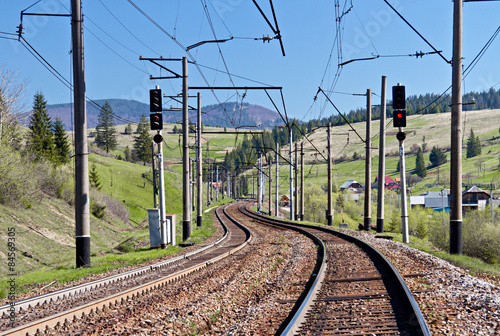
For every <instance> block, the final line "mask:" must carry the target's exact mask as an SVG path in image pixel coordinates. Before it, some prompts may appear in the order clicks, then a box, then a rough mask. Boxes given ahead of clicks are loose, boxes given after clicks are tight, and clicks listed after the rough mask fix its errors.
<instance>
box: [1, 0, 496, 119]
mask: <svg viewBox="0 0 500 336" xmlns="http://www.w3.org/2000/svg"><path fill="white" fill-rule="evenodd" d="M35 2H36V0H28V1H26V0H18V1H3V4H2V5H3V6H2V11H1V14H0V17H1V20H0V31H1V32H11V33H13V32H15V31H16V26H17V25H19V23H20V12H21V11H22V10H24V9H26V8H27V7H29V6H31V5H32V4H34V3H35ZM336 2H337V3H339V5H340V8H339V11H340V12H342V11H344V10H345V9H348V8H350V7H351V4H352V8H351V10H350V11H348V12H347V13H346V14H345V15H343V17H342V21H341V23H342V30H341V32H342V33H341V46H342V47H341V54H340V52H339V50H340V49H339V48H338V46H339V44H338V43H337V44H334V40H335V37H336V31H337V30H336V10H335V3H336ZM134 3H135V4H137V6H139V7H140V8H141V10H143V11H144V12H145V13H146V14H147V15H149V16H150V17H151V18H152V19H153V20H155V21H156V22H157V23H158V24H159V25H160V26H161V27H162V28H163V29H164V30H165V31H166V32H167V33H168V34H170V35H171V36H174V37H175V38H176V41H173V40H172V39H171V38H170V37H169V36H168V35H167V34H165V33H164V32H162V31H161V30H160V29H158V28H157V27H156V26H155V25H153V24H152V23H151V22H150V21H149V20H148V19H146V18H145V17H144V16H143V15H142V14H141V13H140V12H139V11H138V10H137V9H136V8H134V7H133V6H132V4H131V3H129V2H128V1H126V0H120V1H118V0H111V1H109V0H108V1H106V0H93V1H88V0H83V12H84V15H85V18H84V25H85V30H84V42H85V65H86V84H87V96H88V97H90V98H91V99H104V98H126V99H135V100H138V101H141V102H144V103H147V102H148V101H149V98H148V92H149V89H151V88H154V86H155V85H160V87H161V88H162V90H163V92H164V93H167V94H169V95H175V94H177V93H180V91H181V80H157V81H152V80H150V79H149V75H150V74H151V75H154V76H157V75H160V74H162V75H164V74H165V73H164V72H163V73H160V71H159V69H158V68H157V67H156V66H154V65H152V64H150V63H149V62H145V61H140V60H139V55H142V56H143V57H159V56H163V57H165V58H168V57H172V58H180V57H182V56H186V55H187V54H186V52H185V50H183V48H181V47H180V46H179V45H178V43H179V44H181V45H182V46H184V47H187V46H189V45H192V44H194V43H197V42H199V41H203V40H213V39H214V38H215V37H214V33H213V31H215V34H216V35H215V36H216V37H217V39H226V38H229V37H231V36H234V37H235V38H234V39H233V40H231V41H228V42H225V43H221V44H219V45H217V44H205V45H202V46H200V47H198V48H194V49H191V50H190V53H191V55H192V57H193V58H194V59H195V60H196V61H197V62H198V63H199V64H200V65H202V67H200V69H201V71H202V73H203V75H201V74H200V72H199V71H198V69H197V68H196V67H195V66H194V65H190V66H189V73H188V74H189V85H190V86H205V85H206V83H207V82H208V83H209V84H210V85H217V86H232V85H233V83H234V85H237V86H255V85H257V86H261V85H262V84H261V83H265V84H269V85H274V86H282V87H283V95H284V100H285V104H286V109H287V112H288V115H289V116H291V117H295V118H298V119H299V120H309V119H311V118H318V117H326V116H329V115H331V114H336V112H335V111H334V110H333V108H332V107H331V106H328V105H327V104H326V105H325V99H324V97H322V96H321V95H319V96H318V99H317V100H316V101H315V102H314V101H313V97H314V96H315V95H316V92H317V89H318V86H320V85H321V87H322V88H323V89H324V90H331V89H333V91H335V93H332V94H331V99H332V101H333V102H334V103H335V104H336V105H337V107H338V108H339V109H340V110H341V111H342V112H349V110H351V109H355V108H358V107H363V106H365V104H366V98H365V97H362V96H354V95H352V94H355V93H365V92H366V90H367V89H368V88H370V89H372V91H373V92H374V93H375V94H376V95H375V96H374V97H373V99H372V102H373V104H379V103H380V98H379V96H377V95H379V94H380V85H381V77H382V75H386V76H387V77H388V79H387V81H388V89H389V91H388V92H390V87H391V86H392V85H396V84H397V83H402V84H403V85H405V86H406V93H407V95H414V94H416V95H418V94H425V93H439V94H440V93H442V92H443V91H444V90H446V88H448V86H449V85H450V84H451V66H450V65H449V64H447V63H446V62H445V61H444V60H443V59H442V58H441V57H440V56H438V55H426V56H424V57H422V58H418V59H417V58H416V57H407V56H406V57H380V58H378V59H375V60H369V61H357V62H352V63H349V64H346V65H345V66H344V67H343V68H342V71H341V72H340V76H339V77H338V78H336V77H335V74H336V72H337V70H338V63H339V62H340V59H341V60H342V61H343V62H345V61H348V60H350V59H357V58H366V57H371V56H373V55H381V56H394V55H407V54H413V53H415V52H417V51H418V52H420V51H422V52H430V51H432V49H431V48H430V47H429V46H428V45H427V44H426V43H425V42H424V41H423V40H422V39H421V38H420V37H419V36H418V35H417V34H416V33H415V32H413V31H412V30H411V29H410V27H408V26H407V25H406V24H405V23H404V22H403V21H402V20H401V19H400V18H399V17H398V16H397V15H396V14H395V13H394V12H393V11H392V10H391V9H390V8H389V6H388V5H387V4H386V3H385V2H384V1H383V0H372V1H357V0H352V1H345V0H341V1H326V0H316V1H283V0H275V1H274V6H275V11H276V15H277V20H278V24H279V28H280V30H281V34H282V36H283V45H284V48H285V52H286V56H285V57H283V56H282V54H281V49H280V46H279V42H278V41H277V40H273V41H271V42H270V43H263V42H262V41H255V40H253V38H259V37H262V36H263V35H266V36H267V35H268V34H269V35H270V36H273V32H272V31H271V29H270V28H269V26H268V25H267V23H266V21H265V20H264V19H263V17H262V16H261V15H260V13H259V12H258V10H257V8H256V7H255V5H254V4H253V2H252V1H250V0H200V1H195V0H182V1H181V0H170V1H159V0H151V1H138V0H134ZM258 3H259V4H260V5H261V7H262V9H263V11H264V12H265V13H266V15H267V16H268V18H269V19H270V20H271V22H273V19H272V14H271V10H270V7H269V2H268V1H263V0H259V1H258ZM390 3H391V4H392V5H393V6H394V7H395V8H397V10H398V11H399V12H400V13H401V14H402V15H403V16H404V17H405V18H406V19H407V20H408V21H409V22H410V23H411V24H412V25H413V26H414V27H415V28H416V29H417V30H418V31H419V32H420V33H421V34H422V35H423V36H424V37H425V38H426V39H427V40H428V41H429V42H430V43H431V44H432V45H433V46H434V47H436V48H437V49H438V50H442V51H443V56H444V57H445V58H447V59H448V60H450V59H451V56H452V15H453V3H452V1H449V0H447V1H435V0H434V1H431V0H419V1H417V0H391V1H390ZM205 4H206V11H205V10H204V5H205ZM69 8H70V1H69V0H41V1H40V2H39V3H37V4H35V5H34V6H33V7H31V8H30V9H29V10H27V12H36V13H69ZM206 12H208V13H209V18H210V21H211V25H210V24H209V20H208V18H207V15H206ZM499 13H500V1H499V2H496V1H483V2H468V3H465V4H464V43H463V45H464V49H463V56H464V65H465V66H467V65H469V63H470V62H471V61H472V60H473V59H474V57H475V56H476V55H477V54H478V52H479V51H480V50H481V48H482V47H483V46H484V45H485V43H486V42H487V41H488V40H489V39H490V37H491V36H492V34H493V33H494V32H495V30H496V29H497V28H498V27H499V25H500V19H499V18H498V14H499ZM23 25H24V28H25V34H24V38H25V39H26V41H28V43H29V44H31V45H32V46H33V47H34V48H35V49H36V50H37V51H38V52H39V53H40V54H41V55H42V56H43V57H44V58H45V59H46V60H47V61H48V62H50V63H51V65H52V66H54V68H56V69H57V71H58V72H59V73H60V74H61V75H63V76H64V77H65V78H66V79H68V80H71V77H72V76H71V54H70V51H71V26H70V18H69V17H40V16H39V17H35V16H25V17H24V20H23ZM212 27H213V31H212V29H211V28H212ZM0 36H7V35H5V34H0ZM176 42H178V43H176ZM332 46H333V48H332ZM219 48H220V51H221V52H222V56H223V58H222V56H221V53H220V52H219ZM340 55H341V56H340ZM498 55H500V40H498V39H495V40H494V42H493V43H492V45H491V47H490V48H489V49H488V50H487V52H486V53H485V55H484V56H483V57H482V58H481V60H480V61H479V62H478V64H477V66H476V67H475V68H474V69H473V71H471V73H470V74H469V75H468V76H467V78H466V79H465V81H464V83H463V85H464V91H465V92H469V91H483V90H488V89H489V88H490V87H495V89H498V88H499V86H500V84H499V83H500V62H499V56H498ZM330 56H331V58H330ZM340 57H341V58H340ZM329 60H330V62H329ZM0 64H1V65H4V66H6V67H7V68H9V69H10V70H12V71H15V72H17V73H18V78H19V79H20V80H27V81H28V83H29V87H28V89H27V91H26V100H27V103H28V105H31V101H32V97H33V95H34V94H35V93H36V92H37V91H42V92H43V93H44V95H45V97H46V99H47V101H48V103H49V104H56V103H66V102H69V101H71V100H72V93H71V92H70V90H69V89H68V88H67V87H66V86H64V85H63V84H62V83H61V82H60V81H59V80H57V79H56V78H55V77H54V76H53V75H52V74H50V73H49V72H48V71H47V70H46V69H45V68H44V67H43V66H42V65H41V64H40V63H39V62H38V61H37V60H36V59H35V58H34V57H33V56H32V55H31V54H30V53H29V52H28V51H27V50H26V48H25V47H24V46H23V45H22V44H21V43H19V42H17V41H13V40H7V39H0ZM169 66H170V67H171V68H172V69H174V70H176V71H179V72H180V71H181V67H180V63H179V62H174V63H169ZM208 67H210V68H213V69H218V70H220V71H218V72H217V71H213V70H211V69H209V68H208ZM226 67H227V69H228V70H229V72H230V73H231V74H233V75H236V76H231V77H229V76H228V75H227V74H225V73H224V72H225V71H226ZM202 76H203V77H204V78H203V77H202ZM247 79H251V80H253V81H249V80H247ZM334 83H336V84H335V85H334ZM190 94H193V95H194V94H195V92H190ZM243 94H244V92H242V91H239V92H238V93H236V92H235V91H234V90H228V91H217V92H216V97H215V96H214V95H213V94H212V93H211V92H210V91H202V105H207V104H214V103H217V102H218V101H219V102H223V101H226V100H230V101H241V100H242V96H243ZM270 94H271V96H272V98H273V100H274V101H275V103H276V104H277V105H278V107H279V108H280V110H281V111H282V112H283V110H282V105H281V96H280V95H279V92H270ZM388 99H391V95H390V94H388ZM243 101H244V102H249V103H256V104H260V105H263V106H265V107H268V108H270V109H274V107H273V104H272V102H271V101H270V100H269V99H268V97H267V96H266V94H265V93H264V92H261V91H248V92H247V93H246V95H245V98H244V99H243ZM167 104H168V105H170V104H173V105H175V104H174V103H173V102H171V103H170V102H169V103H167ZM192 104H195V102H194V101H193V102H192ZM325 106H326V107H325Z"/></svg>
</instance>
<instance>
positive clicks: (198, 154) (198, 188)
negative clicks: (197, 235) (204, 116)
mask: <svg viewBox="0 0 500 336" xmlns="http://www.w3.org/2000/svg"><path fill="white" fill-rule="evenodd" d="M197 100H198V110H197V117H198V128H197V138H196V139H197V140H198V141H197V142H196V196H197V197H196V203H197V205H196V226H198V227H201V226H202V222H203V194H202V191H203V190H202V189H203V188H202V180H201V179H202V176H201V175H202V171H203V167H202V162H201V161H202V159H201V158H202V155H201V94H200V93H199V92H198V95H197Z"/></svg>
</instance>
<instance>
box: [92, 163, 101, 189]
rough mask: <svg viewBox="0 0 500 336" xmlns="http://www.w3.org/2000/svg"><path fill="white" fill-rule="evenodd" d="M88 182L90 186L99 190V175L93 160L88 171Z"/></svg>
mask: <svg viewBox="0 0 500 336" xmlns="http://www.w3.org/2000/svg"><path fill="white" fill-rule="evenodd" d="M89 183H90V186H91V187H94V188H96V189H97V190H101V187H102V186H101V178H100V176H99V173H98V172H97V166H96V164H95V162H93V163H92V166H90V172H89Z"/></svg>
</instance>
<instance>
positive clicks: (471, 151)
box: [466, 128, 481, 158]
mask: <svg viewBox="0 0 500 336" xmlns="http://www.w3.org/2000/svg"><path fill="white" fill-rule="evenodd" d="M480 154H481V141H480V140H479V137H476V136H475V135H474V131H473V130H472V128H471V129H470V134H469V137H468V138H467V154H466V157H467V158H471V157H474V156H478V155H480Z"/></svg>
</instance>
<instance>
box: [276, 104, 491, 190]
mask: <svg viewBox="0 0 500 336" xmlns="http://www.w3.org/2000/svg"><path fill="white" fill-rule="evenodd" d="M485 115H487V116H488V118H484V116H485ZM463 119H464V127H463V134H464V137H463V139H464V143H463V145H464V149H463V162H462V172H463V176H464V179H463V180H464V183H470V184H473V183H485V184H489V183H490V182H491V181H493V182H495V181H496V183H497V188H500V183H499V182H500V170H499V169H498V165H499V159H500V158H499V155H500V140H499V139H495V140H492V138H498V137H499V135H500V134H499V127H500V109H499V110H491V111H472V112H464V117H463ZM386 124H387V123H386ZM450 124H451V114H450V113H441V114H431V115H419V116H410V117H408V125H407V126H408V127H407V128H406V129H405V131H406V133H407V138H406V140H405V157H406V161H405V163H406V171H407V172H411V171H412V170H413V169H414V168H415V159H416V153H415V152H413V153H412V152H411V151H410V148H411V146H412V145H414V144H417V145H419V146H421V145H422V143H423V142H424V141H423V139H424V137H425V142H426V143H427V151H426V152H425V154H424V158H425V160H426V163H427V164H430V162H429V154H430V151H431V149H432V147H433V146H438V147H440V148H445V149H446V150H447V151H446V155H447V158H448V163H447V164H445V165H442V166H441V167H439V175H440V181H441V182H445V184H444V186H445V187H446V188H449V169H450V164H449V160H450V152H449V147H450V142H451V140H450V134H451V131H450ZM352 126H353V127H354V129H355V130H356V132H357V133H358V134H359V135H360V137H361V138H364V137H365V135H366V129H365V128H366V124H365V123H355V124H352ZM471 127H472V128H473V130H474V133H475V134H476V135H478V136H479V138H480V139H481V143H482V146H483V148H482V154H481V155H480V156H478V157H474V158H470V159H467V158H465V145H466V142H467V137H468V135H469V133H470V129H471ZM379 130H380V122H379V121H378V120H376V121H373V122H372V132H371V133H372V135H373V141H372V148H373V150H372V169H371V179H370V180H371V181H372V182H373V181H375V177H376V176H377V175H378V147H379V137H378V134H379ZM332 134H333V136H332V153H333V156H334V158H339V157H341V156H342V155H344V154H345V155H346V156H347V158H348V159H349V160H351V159H352V156H353V154H354V152H356V153H358V155H361V156H363V157H364V156H365V145H364V143H363V142H362V141H361V139H360V138H359V137H358V136H357V135H356V134H355V133H354V132H353V131H352V130H351V128H350V127H349V126H348V125H344V126H339V127H333V130H332ZM347 134H349V135H347ZM395 134H396V129H395V128H393V127H392V122H389V125H388V127H386V175H388V176H390V177H392V178H393V179H395V178H396V177H399V173H398V172H396V167H397V162H398V160H399V157H398V156H397V154H398V146H399V144H398V141H397V139H396V136H395ZM309 139H310V140H311V141H312V142H313V144H314V146H315V147H316V148H317V149H318V150H319V151H320V152H321V153H322V154H323V155H324V156H325V157H326V130H325V129H319V130H316V131H315V132H314V133H312V134H311V135H309ZM304 151H305V153H306V154H305V156H304V159H305V162H306V163H308V162H312V161H314V160H315V159H316V160H318V161H321V162H323V158H322V157H321V156H320V155H316V154H315V152H316V151H315V150H314V148H313V147H312V145H311V144H310V143H309V142H308V141H307V140H306V141H304ZM281 154H282V155H283V156H286V157H287V158H288V146H286V147H285V148H284V149H282V153H281ZM479 160H483V161H484V163H486V170H485V171H484V177H483V172H481V173H480V174H478V166H477V163H478V161H479ZM334 169H335V173H334V174H335V176H334V179H335V180H334V183H336V184H337V185H339V186H340V185H341V184H342V183H344V182H345V181H347V180H356V181H358V182H360V183H361V184H364V182H365V177H364V176H365V161H364V159H361V160H356V161H352V160H351V161H348V162H342V163H338V164H335V165H334ZM326 172H327V171H326V163H324V164H323V163H320V164H314V165H312V166H311V165H309V166H306V168H305V176H306V183H314V184H319V185H322V184H325V183H326V176H327V175H326ZM280 176H281V181H280V193H282V194H283V193H288V190H289V188H288V182H286V181H287V176H288V168H287V167H281V169H280ZM437 178H438V168H433V169H429V170H428V175H427V177H426V178H425V179H424V180H423V181H422V182H420V183H418V184H417V185H416V186H414V190H413V191H412V194H417V193H420V192H422V191H424V190H429V188H427V187H426V185H427V184H433V183H435V182H436V181H437ZM442 185H443V183H441V186H442ZM439 188H440V187H435V189H439Z"/></svg>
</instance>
